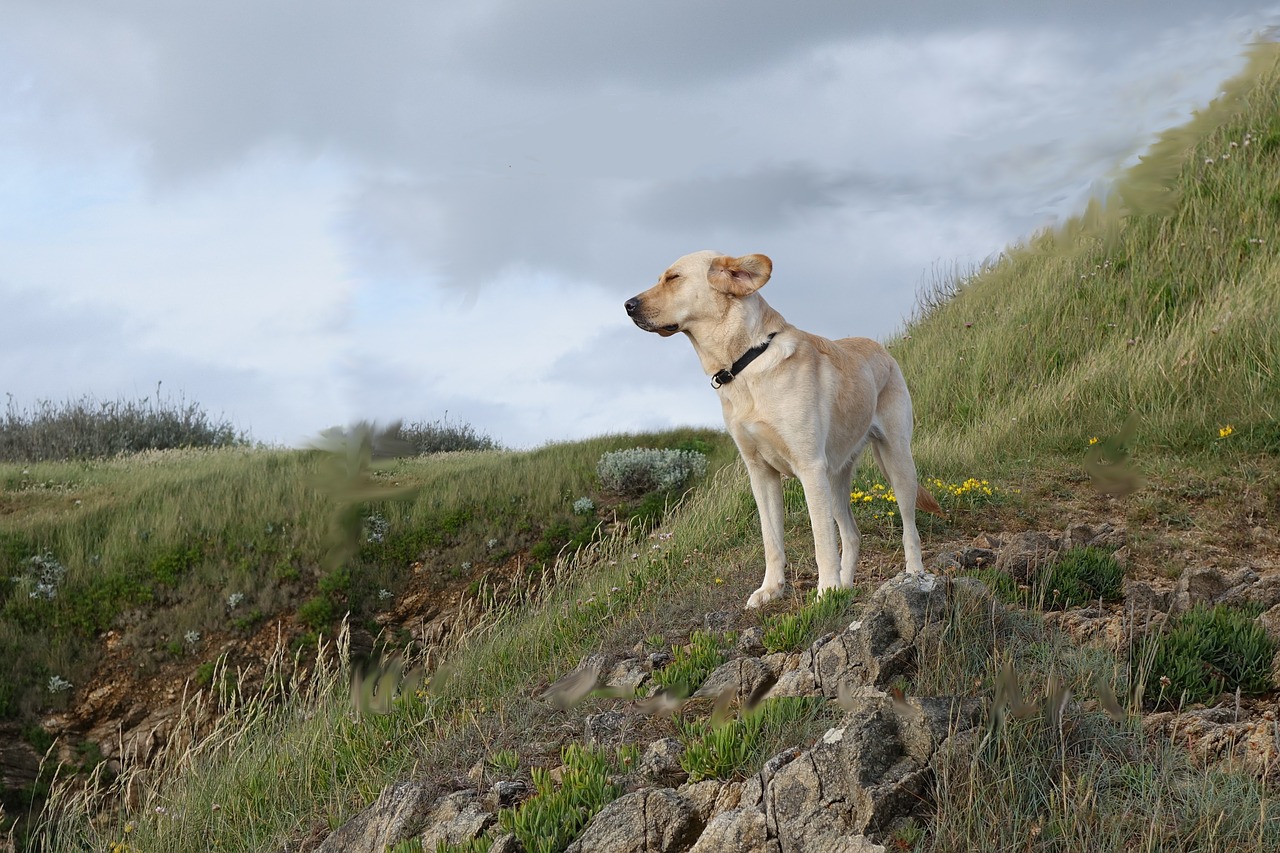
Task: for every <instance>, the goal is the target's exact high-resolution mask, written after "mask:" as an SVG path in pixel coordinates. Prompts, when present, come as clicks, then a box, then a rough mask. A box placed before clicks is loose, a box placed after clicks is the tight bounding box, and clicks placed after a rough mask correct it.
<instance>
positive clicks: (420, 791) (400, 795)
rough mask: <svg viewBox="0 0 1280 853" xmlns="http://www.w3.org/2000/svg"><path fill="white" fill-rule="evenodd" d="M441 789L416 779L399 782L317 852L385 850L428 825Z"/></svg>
mask: <svg viewBox="0 0 1280 853" xmlns="http://www.w3.org/2000/svg"><path fill="white" fill-rule="evenodd" d="M436 793H437V790H436V789H435V788H433V787H429V786H426V785H420V784H418V783H416V782H399V783H396V784H394V785H392V786H391V787H389V788H387V789H386V790H384V791H383V792H382V793H381V794H380V795H379V796H378V799H377V800H375V801H374V803H373V804H372V805H371V806H369V807H368V808H366V809H365V810H364V811H362V812H360V813H359V814H358V815H356V816H355V817H354V818H352V819H351V820H349V821H347V822H346V823H345V824H343V825H342V826H341V827H339V828H338V829H337V830H335V831H334V832H333V834H331V835H330V836H329V837H328V838H326V839H325V840H324V842H323V843H321V844H320V846H319V847H317V848H316V853H384V851H385V850H386V849H387V848H388V847H390V846H392V845H395V844H398V843H400V842H401V841H404V840H405V839H407V838H410V837H412V836H414V835H416V834H417V833H418V832H420V831H421V830H422V828H423V827H424V826H426V823H427V818H428V815H429V814H430V812H431V805H432V803H433V802H434V801H435V796H436Z"/></svg>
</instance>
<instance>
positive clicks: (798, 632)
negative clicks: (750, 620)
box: [761, 589, 859, 653]
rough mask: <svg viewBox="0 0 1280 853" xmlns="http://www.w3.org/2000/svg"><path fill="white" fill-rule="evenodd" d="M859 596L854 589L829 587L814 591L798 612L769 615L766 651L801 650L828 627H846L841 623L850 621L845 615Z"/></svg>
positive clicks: (766, 628) (767, 617)
mask: <svg viewBox="0 0 1280 853" xmlns="http://www.w3.org/2000/svg"><path fill="white" fill-rule="evenodd" d="M858 596H859V592H858V591H857V590H853V589H832V590H827V592H826V594H824V595H821V596H818V595H816V593H811V594H810V595H809V596H807V598H806V601H805V603H804V606H803V607H801V608H800V610H798V611H796V612H795V613H780V614H777V615H770V616H766V617H765V618H764V621H763V624H762V627H763V628H764V636H763V637H762V638H761V642H763V643H764V649H765V651H766V652H770V653H772V652H798V651H801V650H803V649H805V648H807V647H808V646H809V645H810V644H811V643H812V642H813V641H814V640H816V639H817V638H818V637H819V636H821V635H822V634H824V633H826V632H827V631H831V630H835V629H837V628H842V627H844V625H843V624H841V623H842V621H847V620H846V619H845V617H846V616H847V615H848V614H849V612H850V610H851V608H852V605H853V601H854V599H855V598H857V597H858Z"/></svg>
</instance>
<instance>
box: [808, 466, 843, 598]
mask: <svg viewBox="0 0 1280 853" xmlns="http://www.w3.org/2000/svg"><path fill="white" fill-rule="evenodd" d="M800 482H801V484H803V485H804V499H805V503H807V504H808V505H809V524H810V526H812V527H813V550H814V555H813V556H814V558H815V559H816V560H817V562H818V595H822V593H824V592H826V591H827V590H829V589H839V588H840V554H839V551H838V550H837V549H836V525H835V512H834V503H833V501H834V497H833V496H832V494H831V479H830V478H829V477H828V476H827V469H826V466H825V465H822V464H818V465H813V466H810V467H808V468H805V469H802V470H801V471H800ZM850 574H852V571H850Z"/></svg>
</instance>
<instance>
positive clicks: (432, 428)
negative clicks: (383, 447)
mask: <svg viewBox="0 0 1280 853" xmlns="http://www.w3.org/2000/svg"><path fill="white" fill-rule="evenodd" d="M391 437H392V438H394V439H398V440H400V441H403V442H406V443H407V444H409V445H410V446H411V447H412V448H413V451H414V452H415V453H417V454H418V455H419V456H425V455H427V454H429V453H448V452H450V451H455V450H497V449H498V448H499V445H498V442H496V441H494V440H493V439H492V438H490V437H489V436H488V435H485V434H484V433H481V432H478V431H477V430H476V428H475V427H473V426H471V424H464V423H451V422H450V421H449V415H448V413H447V412H446V413H445V416H444V417H443V418H441V419H440V420H437V421H431V422H430V423H428V422H426V421H412V422H410V423H407V424H406V423H402V424H400V425H399V427H398V428H397V429H396V430H395V431H394V432H393V433H392V435H391Z"/></svg>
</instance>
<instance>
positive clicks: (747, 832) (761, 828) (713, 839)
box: [689, 808, 781, 853]
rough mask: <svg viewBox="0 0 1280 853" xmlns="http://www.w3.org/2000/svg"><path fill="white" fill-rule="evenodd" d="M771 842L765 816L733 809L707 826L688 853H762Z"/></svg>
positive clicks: (751, 811)
mask: <svg viewBox="0 0 1280 853" xmlns="http://www.w3.org/2000/svg"><path fill="white" fill-rule="evenodd" d="M768 840H769V837H768V831H767V828H766V825H765V819H764V812H762V811H760V810H759V809H753V808H738V809H730V810H729V811H724V812H720V813H719V814H717V815H716V816H715V817H713V818H712V819H711V820H710V821H709V822H708V823H707V826H706V828H705V829H704V830H703V831H702V835H700V836H698V842H697V843H696V844H694V845H693V847H691V848H689V853H761V851H765V850H768V849H769V848H768V847H767V846H766V845H767V844H768ZM775 843H776V842H775ZM779 849H781V848H779Z"/></svg>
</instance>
